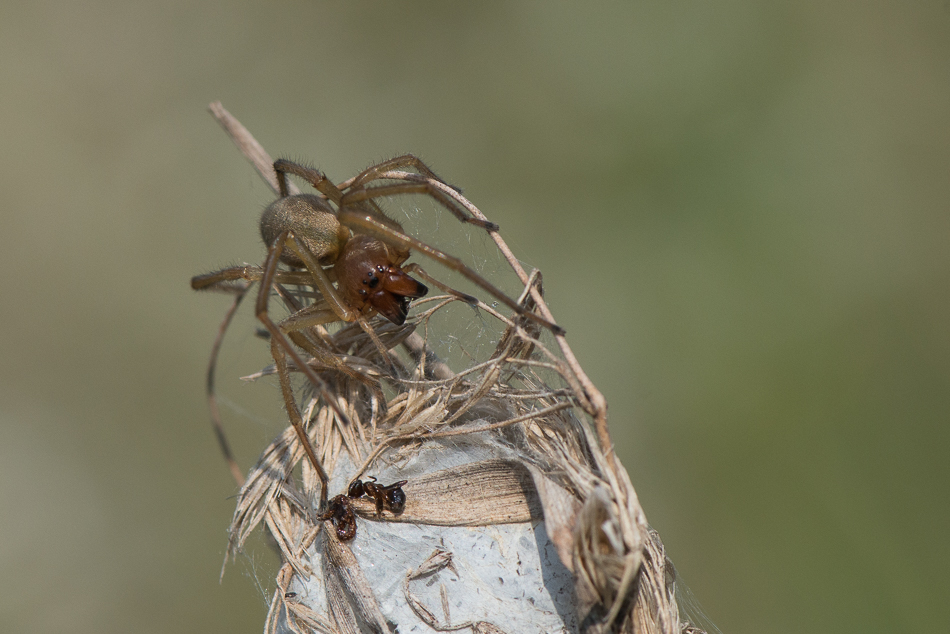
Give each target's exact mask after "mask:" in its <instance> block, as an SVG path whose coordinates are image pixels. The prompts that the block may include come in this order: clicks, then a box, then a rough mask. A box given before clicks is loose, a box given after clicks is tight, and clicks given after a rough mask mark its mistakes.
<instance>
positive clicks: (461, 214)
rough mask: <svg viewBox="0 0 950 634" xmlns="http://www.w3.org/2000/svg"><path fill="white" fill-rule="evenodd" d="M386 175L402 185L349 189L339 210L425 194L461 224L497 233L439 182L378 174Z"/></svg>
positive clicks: (403, 174)
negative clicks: (378, 199)
mask: <svg viewBox="0 0 950 634" xmlns="http://www.w3.org/2000/svg"><path fill="white" fill-rule="evenodd" d="M387 174H391V175H392V174H395V175H399V176H400V178H401V180H403V181H404V182H402V183H391V184H389V185H379V186H377V187H367V188H363V187H361V188H359V189H351V190H349V191H347V192H346V193H345V194H344V195H343V198H342V200H341V201H340V208H341V209H342V208H344V207H347V206H350V205H355V204H356V203H359V202H363V201H367V200H371V199H373V198H380V197H382V196H394V195H396V194H425V195H427V196H431V197H432V198H434V199H435V200H436V201H438V202H439V203H440V204H441V205H442V206H443V207H445V208H446V209H448V210H449V211H451V212H452V214H453V215H454V216H455V217H456V218H458V219H459V220H460V221H461V222H466V223H468V224H472V225H475V226H476V227H481V228H482V229H485V230H486V231H498V225H496V224H495V223H494V222H491V221H489V220H482V219H481V218H475V217H474V216H471V215H469V214H467V213H465V211H464V209H463V208H462V206H461V205H459V203H458V196H459V193H458V192H457V191H456V190H454V189H452V188H451V187H450V186H448V185H446V184H445V183H443V182H442V181H440V180H435V179H431V178H427V177H425V176H422V175H421V174H413V173H410V172H385V173H383V174H380V176H379V177H380V178H384V179H385V178H390V176H387Z"/></svg>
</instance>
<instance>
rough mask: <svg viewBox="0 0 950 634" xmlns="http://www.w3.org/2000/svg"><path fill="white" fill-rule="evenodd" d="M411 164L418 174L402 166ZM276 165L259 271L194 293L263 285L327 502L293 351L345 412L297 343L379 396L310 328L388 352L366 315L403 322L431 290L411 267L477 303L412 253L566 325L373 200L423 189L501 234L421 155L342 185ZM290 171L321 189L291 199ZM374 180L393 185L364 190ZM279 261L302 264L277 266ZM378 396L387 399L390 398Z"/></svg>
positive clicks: (264, 311) (197, 282)
mask: <svg viewBox="0 0 950 634" xmlns="http://www.w3.org/2000/svg"><path fill="white" fill-rule="evenodd" d="M405 168H409V169H413V170H415V171H405ZM274 171H275V172H276V175H277V182H278V188H279V193H280V198H278V199H277V200H276V201H274V202H273V203H271V204H270V205H269V206H268V207H267V208H266V209H265V210H264V212H263V214H262V215H261V223H260V229H261V236H262V238H263V239H264V243H265V244H266V246H267V249H268V252H267V258H266V259H265V260H264V265H263V266H262V267H261V268H259V269H258V268H257V267H248V266H238V267H230V268H226V269H222V270H220V271H215V272H212V273H208V274H205V275H198V276H196V277H193V278H192V280H191V286H192V288H194V289H196V290H199V289H214V288H218V289H225V290H233V289H234V286H233V285H234V283H235V282H237V281H240V280H246V281H248V282H254V281H259V282H260V288H259V290H258V295H257V303H256V307H255V314H256V316H257V318H258V319H259V320H260V321H261V322H262V323H263V325H264V327H265V328H266V329H267V331H268V333H270V339H271V352H272V354H273V357H274V364H275V367H276V370H277V374H278V377H279V380H280V385H281V391H282V393H283V398H284V402H285V405H286V408H287V412H288V415H289V416H290V419H291V423H292V424H293V426H294V429H295V431H296V433H297V436H298V438H299V440H300V442H301V444H302V445H303V447H304V450H305V451H306V453H307V457H308V458H309V461H310V463H311V464H312V465H313V467H314V469H315V471H316V472H317V475H318V477H319V478H320V482H321V500H323V501H325V500H326V496H327V488H328V482H329V479H328V477H327V474H326V471H325V470H324V469H323V466H322V465H321V464H320V461H319V460H318V459H317V456H316V453H315V452H314V450H313V447H312V445H311V443H310V440H309V438H308V437H307V433H306V430H305V428H304V425H303V421H302V419H301V416H300V412H299V410H298V408H297V404H296V402H295V399H294V393H293V387H292V384H291V381H290V371H289V364H288V357H289V358H290V360H292V361H293V363H294V365H295V366H296V369H297V370H299V371H302V372H303V373H304V374H305V375H306V376H307V378H308V380H309V381H310V382H311V383H312V384H313V385H314V387H315V388H317V389H318V390H319V392H320V393H321V395H322V396H323V398H324V400H325V401H326V402H327V404H328V405H330V407H332V408H333V409H334V411H335V413H336V414H337V416H338V417H339V418H340V419H341V420H343V421H348V418H347V416H346V414H345V413H344V412H343V411H342V410H341V409H340V407H339V405H338V404H337V403H336V399H334V398H333V397H332V395H331V394H330V392H329V390H328V387H327V384H326V382H325V381H324V380H323V379H321V378H320V376H319V375H318V374H317V372H316V371H315V370H314V369H313V368H312V367H311V366H310V364H309V363H308V362H307V361H306V360H305V359H304V358H303V357H302V356H301V355H300V353H299V352H298V347H299V348H300V349H303V350H305V351H306V352H308V353H310V354H311V355H312V356H313V357H314V358H315V359H316V360H317V361H318V362H322V363H323V364H324V365H328V366H329V367H331V368H333V369H336V370H339V371H341V372H343V373H345V374H347V375H348V376H351V377H353V378H356V379H357V380H360V381H362V382H364V383H366V384H367V385H369V386H370V388H371V389H373V390H374V392H375V393H377V395H378V396H380V397H381V396H382V392H381V390H380V388H379V386H378V384H376V383H375V382H374V381H372V380H371V379H369V378H367V377H365V376H363V375H362V374H361V373H359V372H357V371H355V370H353V369H352V368H350V367H349V366H347V365H346V364H345V363H344V362H343V361H341V360H340V359H339V358H338V357H337V356H336V355H334V354H333V353H332V352H331V351H330V350H329V348H327V346H326V344H325V343H323V342H322V340H321V339H320V338H319V337H318V336H313V335H312V334H311V328H312V327H314V326H319V325H323V324H329V323H332V322H335V321H343V322H353V321H356V322H358V323H359V324H360V326H362V327H363V329H364V330H365V331H366V332H367V334H368V335H369V336H370V338H371V339H372V340H373V341H374V342H375V343H376V345H377V347H378V348H379V349H380V350H381V351H383V353H384V356H385V348H384V346H383V344H382V342H381V341H380V340H379V338H378V337H377V336H376V334H375V332H374V331H373V330H372V328H371V327H370V326H369V323H368V322H367V319H368V318H369V317H371V316H372V315H373V314H375V313H379V314H381V315H382V316H383V317H385V318H386V319H388V320H389V321H391V322H393V323H395V324H397V325H398V324H403V323H404V322H405V320H406V316H407V313H408V306H409V302H410V300H411V299H415V298H419V297H422V296H424V295H425V294H426V293H427V292H428V288H426V286H425V285H423V284H421V283H420V282H418V281H416V280H415V279H413V278H412V277H410V276H409V273H415V274H416V275H418V276H419V277H421V278H423V279H425V280H426V281H428V282H430V283H431V284H433V285H435V286H437V287H438V288H440V289H442V290H443V291H444V292H447V293H449V294H451V295H454V296H455V297H457V298H459V299H462V300H464V301H467V302H469V303H470V304H473V305H474V304H475V303H476V302H477V300H475V298H473V297H471V296H469V295H465V294H464V293H459V292H458V291H455V290H453V289H451V288H449V287H447V286H445V285H443V284H442V283H440V282H438V281H437V280H435V279H434V278H432V277H431V276H429V275H428V274H427V273H426V272H425V271H424V270H423V269H422V268H421V267H420V266H419V265H417V264H415V263H412V264H405V262H406V260H407V259H408V258H409V256H410V253H411V251H412V250H415V251H418V252H420V253H422V254H424V255H425V256H427V257H429V258H432V259H433V260H436V261H438V262H441V263H442V264H443V265H445V266H447V267H449V268H450V269H452V270H454V271H457V272H458V273H460V274H461V275H463V276H464V277H466V278H468V279H469V280H470V281H472V282H473V283H475V284H476V285H478V286H479V287H481V288H482V289H484V290H485V291H486V292H488V293H490V294H491V295H493V296H494V297H496V298H497V299H498V300H500V301H501V302H502V303H504V304H505V305H507V306H509V307H510V308H512V309H513V310H514V311H516V312H517V313H518V314H519V315H521V316H522V317H524V318H526V319H530V320H533V321H535V322H536V323H538V324H540V325H543V326H545V327H547V328H549V329H550V330H551V331H552V332H553V333H554V334H556V335H562V334H564V330H563V329H562V328H561V327H560V326H558V325H557V324H554V323H552V322H550V321H548V320H546V319H544V318H543V317H540V316H538V315H537V314H535V313H533V312H531V311H529V310H526V309H525V308H524V307H523V306H521V305H519V304H518V303H517V302H515V301H514V300H512V299H511V298H509V297H508V296H507V295H505V294H504V293H502V292H501V291H500V290H499V289H498V288H496V287H495V286H494V285H492V284H491V283H490V282H488V281H487V280H486V279H484V278H483V277H481V276H480V275H478V274H477V273H476V272H475V271H474V270H473V269H471V268H469V267H468V266H467V265H465V264H464V263H463V262H462V261H461V260H459V259H458V258H456V257H454V256H451V255H448V254H447V253H445V252H443V251H440V250H439V249H436V248H435V247H432V246H429V245H428V244H426V243H424V242H422V241H420V240H418V239H416V238H413V237H411V236H408V235H406V234H405V233H404V232H403V229H402V226H401V225H400V224H399V223H397V222H396V221H394V220H392V219H391V218H389V217H387V216H386V214H385V213H384V212H383V210H382V209H381V208H380V207H379V205H377V203H376V202H375V199H377V198H380V197H384V196H392V195H397V194H425V195H428V196H430V197H431V198H433V199H434V200H435V201H437V202H438V203H439V204H441V205H442V206H444V207H445V208H446V209H448V210H449V211H450V212H452V214H453V215H455V216H456V217H457V218H458V219H459V220H460V221H462V222H465V223H469V224H473V225H475V226H478V227H482V228H484V229H485V230H486V231H489V232H493V231H497V230H498V225H496V224H494V223H492V222H489V221H487V220H482V219H479V218H476V217H474V216H473V215H471V213H469V212H467V211H466V210H467V209H471V208H472V206H471V203H469V202H468V201H467V200H466V199H465V198H464V197H463V196H462V195H461V193H459V190H457V189H455V188H453V187H451V186H449V185H447V184H446V183H445V182H444V181H442V180H441V179H440V178H439V177H438V176H436V175H435V173H434V172H433V171H432V170H431V169H429V168H428V167H427V166H426V165H425V164H424V163H423V162H422V161H421V160H419V159H418V158H416V157H415V156H413V155H411V154H406V155H404V156H399V157H396V158H394V159H390V160H388V161H383V162H382V163H379V164H377V165H374V166H372V167H370V168H368V169H366V170H364V171H363V172H361V173H360V174H358V175H357V176H355V177H353V178H351V179H349V180H347V181H344V182H342V183H340V184H338V185H336V184H334V183H333V182H331V181H330V180H329V179H328V178H326V176H324V175H323V174H322V173H321V172H319V171H318V170H316V169H313V168H311V167H306V166H303V165H299V164H297V163H294V162H292V161H288V160H284V159H280V160H277V161H275V162H274ZM287 174H291V175H294V176H298V177H300V178H302V179H304V180H306V181H307V182H308V183H310V184H311V185H312V186H313V187H314V188H315V189H316V190H317V191H318V192H319V194H320V195H315V194H297V195H290V192H289V189H288V186H287ZM376 181H389V183H388V184H385V185H376V186H372V187H367V185H368V184H370V183H373V182H376ZM392 181H396V182H392ZM281 262H283V263H284V264H286V265H288V266H290V267H294V268H295V269H298V270H283V269H279V268H278V265H279V264H280V263H281ZM299 269H305V270H299ZM334 282H336V286H334ZM283 284H296V285H303V286H311V287H313V288H315V289H316V290H317V291H319V293H320V296H321V298H320V299H319V301H316V302H314V303H312V304H311V305H309V306H298V305H296V302H295V301H294V300H292V298H291V297H290V296H289V295H287V294H286V292H283V288H282V285H283ZM272 288H276V290H277V291H278V292H279V293H282V296H283V297H284V298H285V300H287V301H288V303H289V304H291V305H293V306H294V312H293V313H292V314H291V315H290V316H289V317H287V318H286V319H284V320H282V321H280V322H277V323H275V322H274V321H273V319H271V317H270V315H269V313H268V302H269V299H270V295H271V289H272ZM295 344H296V345H295ZM381 401H382V402H384V403H385V399H381ZM338 497H339V496H338ZM334 499H337V498H334ZM377 504H379V501H378V499H377ZM334 508H335V509H336V511H335V512H334V515H333V517H335V518H337V519H338V523H337V526H338V528H337V531H338V533H339V532H340V531H341V530H345V531H346V532H349V530H350V528H349V525H350V523H349V520H348V519H347V517H346V513H345V510H344V509H345V508H348V507H346V503H345V501H343V500H340V501H338V502H337V505H336V507H334ZM328 512H329V511H328ZM341 526H342V528H341ZM353 530H355V524H354V525H353Z"/></svg>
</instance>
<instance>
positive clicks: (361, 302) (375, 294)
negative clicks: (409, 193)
mask: <svg viewBox="0 0 950 634" xmlns="http://www.w3.org/2000/svg"><path fill="white" fill-rule="evenodd" d="M403 259H404V258H403ZM398 263H401V261H400V258H399V257H398V256H396V255H394V254H393V252H392V251H391V250H390V249H389V248H388V247H387V246H386V244H385V243H383V242H380V241H379V240H376V239H375V238H371V237H369V236H354V237H353V238H352V239H351V240H350V241H349V242H348V243H347V244H346V247H345V248H344V250H343V253H342V254H341V256H340V259H339V260H337V263H336V266H335V270H336V274H337V280H338V281H339V285H340V291H341V293H342V294H343V297H344V299H345V301H346V302H347V303H349V304H350V306H352V307H353V308H355V309H357V310H359V311H361V312H365V311H368V310H369V309H373V310H376V311H377V312H378V313H379V314H380V315H382V316H383V317H385V318H386V319H388V320H389V321H391V322H393V323H394V324H396V325H397V326H401V325H402V324H403V323H405V321H406V316H407V315H408V314H409V301H410V300H412V299H416V298H418V297H423V296H424V295H425V294H426V293H428V292H429V289H428V288H427V287H426V286H425V285H424V284H421V283H420V282H418V281H416V280H414V279H413V278H411V277H409V275H407V274H406V273H405V272H403V270H402V269H401V268H400V267H399V264H398Z"/></svg>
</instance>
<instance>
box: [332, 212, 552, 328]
mask: <svg viewBox="0 0 950 634" xmlns="http://www.w3.org/2000/svg"><path fill="white" fill-rule="evenodd" d="M340 222H341V223H343V224H344V225H346V226H347V227H351V228H353V229H357V230H359V231H360V232H361V233H365V234H367V235H371V236H373V237H375V238H378V239H380V240H382V241H383V242H386V243H387V244H391V245H393V246H395V247H397V248H402V249H407V250H410V249H411V250H414V251H418V252H419V253H422V254H424V255H426V256H428V257H430V258H432V259H433V260H436V261H437V262H441V263H442V264H444V265H445V266H447V267H448V268H450V269H452V270H453V271H457V272H458V273H460V274H461V275H463V276H464V277H466V278H467V279H468V280H469V281H471V282H473V283H474V284H476V285H478V286H480V287H481V288H482V289H484V290H485V291H486V292H488V293H490V294H491V295H492V296H494V297H495V298H497V299H498V300H499V301H501V302H502V303H503V304H505V305H506V306H508V307H509V308H511V309H512V310H514V311H515V312H516V313H518V314H519V315H521V316H523V317H526V318H527V319H530V320H532V321H534V322H536V323H538V324H541V325H542V326H544V327H545V328H548V329H549V330H550V331H551V332H553V333H554V334H555V335H563V334H564V329H563V328H561V327H560V326H558V325H557V324H555V323H553V322H550V321H548V320H547V319H545V318H543V317H541V316H540V315H538V314H537V313H534V312H531V311H529V310H527V309H525V308H524V307H523V306H521V305H519V304H518V303H517V302H516V301H515V300H513V299H511V298H510V297H508V296H507V295H505V294H504V293H503V292H502V291H501V290H500V289H498V288H497V287H496V286H495V285H494V284H492V283H491V282H489V281H488V280H486V279H485V278H484V277H482V276H481V275H479V274H478V273H476V272H475V271H474V270H473V269H471V268H469V267H468V266H467V265H466V264H465V263H464V262H462V261H461V260H460V259H458V258H457V257H455V256H452V255H449V254H448V253H445V252H444V251H440V250H439V249H437V248H435V247H433V246H429V245H428V244H426V243H424V242H422V241H420V240H417V239H416V238H413V237H412V236H409V235H406V234H405V233H402V232H398V231H395V230H393V229H392V228H391V227H388V226H387V225H385V224H383V223H381V222H379V221H378V220H377V219H376V218H374V217H372V215H368V214H366V213H360V212H357V211H354V210H352V209H347V208H343V209H341V210H340Z"/></svg>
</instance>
